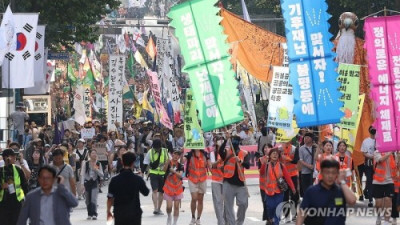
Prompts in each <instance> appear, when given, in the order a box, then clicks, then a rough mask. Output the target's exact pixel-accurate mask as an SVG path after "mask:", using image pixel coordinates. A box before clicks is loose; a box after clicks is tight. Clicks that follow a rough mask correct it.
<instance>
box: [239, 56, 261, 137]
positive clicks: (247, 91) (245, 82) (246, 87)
mask: <svg viewBox="0 0 400 225" xmlns="http://www.w3.org/2000/svg"><path fill="white" fill-rule="evenodd" d="M237 74H238V76H239V77H240V84H241V86H242V91H243V95H244V99H245V101H246V107H247V112H248V113H249V115H250V119H251V121H252V125H253V127H254V128H255V129H256V128H257V116H256V110H255V106H254V101H255V99H256V98H255V97H254V96H252V90H251V88H252V87H253V83H252V81H251V78H250V77H251V75H249V74H248V72H247V71H246V69H245V68H244V67H243V66H242V65H241V64H240V62H239V61H238V62H237ZM253 94H254V93H253Z"/></svg>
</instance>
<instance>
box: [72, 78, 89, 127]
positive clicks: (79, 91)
mask: <svg viewBox="0 0 400 225" xmlns="http://www.w3.org/2000/svg"><path fill="white" fill-rule="evenodd" d="M83 95H84V90H83V87H82V86H81V85H78V86H77V87H76V90H75V95H74V105H73V108H74V110H75V114H74V119H75V121H76V122H77V123H79V124H80V125H83V124H84V123H85V121H86V115H85V107H84V104H83Z"/></svg>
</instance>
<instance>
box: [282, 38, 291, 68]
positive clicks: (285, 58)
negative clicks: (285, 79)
mask: <svg viewBox="0 0 400 225" xmlns="http://www.w3.org/2000/svg"><path fill="white" fill-rule="evenodd" d="M281 47H282V49H283V62H282V66H283V67H289V56H288V50H287V44H286V43H281Z"/></svg>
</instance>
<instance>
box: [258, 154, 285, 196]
mask: <svg viewBox="0 0 400 225" xmlns="http://www.w3.org/2000/svg"><path fill="white" fill-rule="evenodd" d="M266 167H267V168H266ZM261 168H262V169H263V170H264V171H263V173H262V175H261V174H260V176H263V182H262V183H260V189H261V190H264V192H265V193H266V194H267V195H269V196H272V195H275V194H279V193H281V190H280V189H279V187H278V179H279V178H281V177H283V170H282V166H281V163H280V162H277V163H275V166H273V165H272V163H271V162H269V163H267V164H265V165H264V166H262V167H261Z"/></svg>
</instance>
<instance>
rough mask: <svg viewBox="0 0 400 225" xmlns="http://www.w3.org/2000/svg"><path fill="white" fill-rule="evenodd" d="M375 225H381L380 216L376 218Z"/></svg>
mask: <svg viewBox="0 0 400 225" xmlns="http://www.w3.org/2000/svg"><path fill="white" fill-rule="evenodd" d="M376 225H381V217H380V216H378V217H377V218H376Z"/></svg>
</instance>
